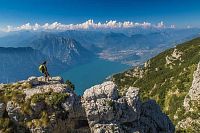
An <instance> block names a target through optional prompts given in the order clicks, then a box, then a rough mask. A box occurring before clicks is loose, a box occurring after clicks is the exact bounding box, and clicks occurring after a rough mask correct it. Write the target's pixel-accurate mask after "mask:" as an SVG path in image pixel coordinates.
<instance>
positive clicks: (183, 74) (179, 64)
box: [112, 38, 200, 125]
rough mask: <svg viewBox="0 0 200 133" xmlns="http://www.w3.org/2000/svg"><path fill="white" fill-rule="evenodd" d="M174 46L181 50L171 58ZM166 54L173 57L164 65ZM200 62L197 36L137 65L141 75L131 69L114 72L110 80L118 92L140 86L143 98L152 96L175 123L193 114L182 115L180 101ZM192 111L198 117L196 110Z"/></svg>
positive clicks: (181, 101)
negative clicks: (169, 62)
mask: <svg viewBox="0 0 200 133" xmlns="http://www.w3.org/2000/svg"><path fill="white" fill-rule="evenodd" d="M174 49H177V51H178V52H180V53H181V57H180V59H176V58H174V57H172V53H173V52H174ZM166 57H172V58H173V59H174V60H173V62H172V63H171V64H167V63H166ZM199 61H200V38H197V39H194V40H191V41H189V42H186V43H184V44H181V45H177V46H176V48H171V49H168V50H166V51H165V52H162V53H160V54H159V55H158V56H156V57H154V58H152V59H150V60H149V61H148V62H149V65H148V66H147V67H141V68H139V71H141V72H143V75H142V77H136V76H132V74H133V73H134V69H131V70H129V71H126V72H124V73H119V74H116V75H114V76H113V78H112V79H113V81H114V82H115V83H116V84H117V85H118V86H119V88H120V89H119V90H120V93H121V94H123V93H124V92H125V91H126V88H128V87H129V86H135V87H138V88H140V92H141V93H140V95H141V98H142V100H143V101H146V100H148V99H155V100H156V101H157V103H159V105H160V106H161V107H162V109H163V111H164V112H165V113H166V114H168V116H169V117H170V119H171V120H172V121H173V122H174V124H175V125H176V124H177V122H179V121H181V120H182V119H183V118H184V116H185V115H188V116H192V115H191V114H184V112H185V110H184V107H183V100H184V98H185V96H186V95H187V93H188V91H189V89H190V86H191V84H192V80H193V73H194V71H195V70H196V68H197V64H198V63H199ZM198 111H199V110H198ZM194 114H195V115H197V116H198V117H199V115H198V113H197V112H194V113H193V115H194Z"/></svg>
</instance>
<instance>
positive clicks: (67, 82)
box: [65, 80, 75, 90]
mask: <svg viewBox="0 0 200 133" xmlns="http://www.w3.org/2000/svg"><path fill="white" fill-rule="evenodd" d="M65 84H67V85H68V87H69V88H70V89H72V90H75V85H74V84H73V83H72V82H71V81H69V80H67V81H66V82H65Z"/></svg>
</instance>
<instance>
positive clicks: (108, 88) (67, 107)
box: [0, 77, 174, 133]
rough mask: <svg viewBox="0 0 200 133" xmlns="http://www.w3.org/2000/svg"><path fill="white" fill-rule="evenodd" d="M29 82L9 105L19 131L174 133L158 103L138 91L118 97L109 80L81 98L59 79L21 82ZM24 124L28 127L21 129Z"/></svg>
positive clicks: (41, 78)
mask: <svg viewBox="0 0 200 133" xmlns="http://www.w3.org/2000/svg"><path fill="white" fill-rule="evenodd" d="M36 81H38V82H37V83H36ZM27 82H28V83H30V84H32V85H33V86H32V88H29V87H25V88H23V89H20V92H19V94H20V95H21V93H24V94H25V95H26V96H24V95H23V96H24V97H21V98H20V102H18V101H17V100H15V101H8V102H7V103H6V105H7V106H6V111H7V113H8V117H9V118H10V120H11V121H13V122H14V123H15V126H16V127H17V128H15V129H14V130H15V131H16V132H25V131H26V130H28V131H29V132H32V133H54V132H55V133H62V132H67V133H68V132H69V133H70V132H71V133H90V132H92V133H146V132H149V131H152V132H155V133H157V132H168V133H172V132H174V127H173V125H172V123H171V121H170V120H169V118H168V117H167V116H166V115H165V114H163V113H162V111H161V109H160V108H159V106H158V105H157V104H156V102H155V101H148V102H146V103H142V102H141V101H140V98H139V89H138V88H135V87H129V88H128V89H127V91H126V92H125V93H124V94H125V95H123V96H119V95H118V88H117V86H116V85H115V84H114V83H113V82H111V81H107V82H104V83H102V84H100V85H96V86H93V87H91V88H89V89H87V90H86V91H85V92H84V95H83V97H80V96H77V95H76V94H75V93H74V91H73V90H71V89H70V88H68V87H67V85H66V84H64V83H63V80H62V78H60V77H52V79H51V80H50V81H46V82H45V81H44V78H43V77H31V78H29V79H28V80H24V81H19V83H20V84H24V83H27ZM16 85H19V84H16ZM11 89H12V88H11ZM36 94H37V95H36ZM15 97H16V95H15ZM63 97H64V99H63ZM61 99H62V100H61ZM52 100H53V101H52ZM59 100H61V101H60V102H61V103H60V102H58V101H59ZM23 102H25V103H23ZM52 102H53V103H52ZM23 106H25V107H23ZM1 109H2V110H3V104H2V107H1V104H0V114H1V112H2V114H3V112H4V111H2V110H1ZM29 111H30V112H29ZM21 123H23V126H25V127H22V128H21V126H22V125H21Z"/></svg>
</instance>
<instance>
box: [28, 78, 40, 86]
mask: <svg viewBox="0 0 200 133" xmlns="http://www.w3.org/2000/svg"><path fill="white" fill-rule="evenodd" d="M27 81H28V83H29V84H31V85H33V86H36V85H39V81H38V78H37V77H34V76H32V77H29V78H28V80H27Z"/></svg>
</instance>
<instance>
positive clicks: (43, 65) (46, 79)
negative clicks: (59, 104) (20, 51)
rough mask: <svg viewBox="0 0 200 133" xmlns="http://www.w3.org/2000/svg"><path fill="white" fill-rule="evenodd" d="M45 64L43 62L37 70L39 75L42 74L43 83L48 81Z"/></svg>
mask: <svg viewBox="0 0 200 133" xmlns="http://www.w3.org/2000/svg"><path fill="white" fill-rule="evenodd" d="M46 64H47V62H46V61H44V62H43V63H42V64H41V65H40V66H39V70H40V72H41V73H43V74H44V77H45V81H49V77H50V76H49V73H48V71H47V66H46Z"/></svg>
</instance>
